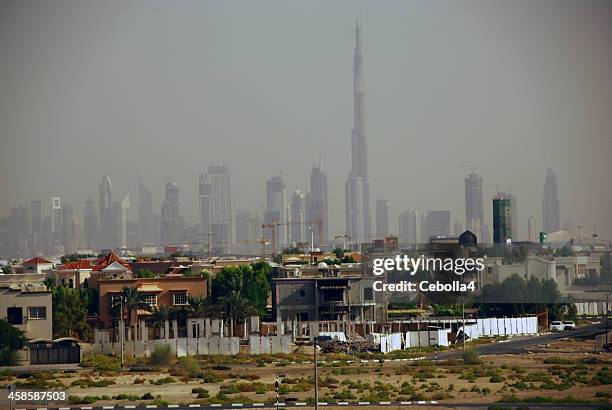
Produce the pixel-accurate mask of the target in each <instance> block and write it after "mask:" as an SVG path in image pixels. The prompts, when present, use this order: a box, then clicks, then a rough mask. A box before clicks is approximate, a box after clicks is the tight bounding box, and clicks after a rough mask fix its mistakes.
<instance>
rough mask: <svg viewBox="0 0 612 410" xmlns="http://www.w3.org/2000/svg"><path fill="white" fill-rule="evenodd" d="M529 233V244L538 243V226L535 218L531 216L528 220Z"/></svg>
mask: <svg viewBox="0 0 612 410" xmlns="http://www.w3.org/2000/svg"><path fill="white" fill-rule="evenodd" d="M527 232H529V238H528V240H529V242H538V240H539V239H538V228H537V226H536V217H535V216H530V217H529V218H528V219H527Z"/></svg>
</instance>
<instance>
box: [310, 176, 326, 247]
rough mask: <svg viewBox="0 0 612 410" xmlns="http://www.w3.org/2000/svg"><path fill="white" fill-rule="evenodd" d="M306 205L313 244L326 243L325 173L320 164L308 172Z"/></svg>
mask: <svg viewBox="0 0 612 410" xmlns="http://www.w3.org/2000/svg"><path fill="white" fill-rule="evenodd" d="M306 207H307V209H306V222H307V223H310V224H311V225H310V229H312V231H313V232H314V243H315V245H317V246H318V245H322V244H323V245H324V244H327V173H326V172H325V171H323V170H322V169H321V166H320V165H317V166H313V167H312V171H311V172H310V190H309V191H308V194H307V198H306ZM316 224H320V227H317V226H316ZM319 236H320V237H319Z"/></svg>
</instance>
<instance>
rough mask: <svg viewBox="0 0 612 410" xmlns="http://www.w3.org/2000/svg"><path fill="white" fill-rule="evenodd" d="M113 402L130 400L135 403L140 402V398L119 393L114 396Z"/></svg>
mask: <svg viewBox="0 0 612 410" xmlns="http://www.w3.org/2000/svg"><path fill="white" fill-rule="evenodd" d="M113 400H130V401H136V400H140V396H137V395H135V394H125V393H120V394H118V395H116V396H113Z"/></svg>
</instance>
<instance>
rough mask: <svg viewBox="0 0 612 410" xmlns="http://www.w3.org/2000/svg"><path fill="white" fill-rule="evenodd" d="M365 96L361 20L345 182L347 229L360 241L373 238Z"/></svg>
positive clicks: (357, 28)
mask: <svg viewBox="0 0 612 410" xmlns="http://www.w3.org/2000/svg"><path fill="white" fill-rule="evenodd" d="M364 97H365V96H364V89H363V70H362V58H361V25H360V24H359V21H357V23H356V26H355V54H354V58H353V100H354V102H353V104H354V107H353V108H354V124H353V131H352V132H351V170H350V172H349V176H348V179H347V180H346V184H345V203H346V207H345V212H346V231H347V233H348V234H349V235H350V237H351V238H353V239H355V240H358V241H365V240H368V239H369V238H370V183H369V181H368V148H367V143H366V131H365V118H364Z"/></svg>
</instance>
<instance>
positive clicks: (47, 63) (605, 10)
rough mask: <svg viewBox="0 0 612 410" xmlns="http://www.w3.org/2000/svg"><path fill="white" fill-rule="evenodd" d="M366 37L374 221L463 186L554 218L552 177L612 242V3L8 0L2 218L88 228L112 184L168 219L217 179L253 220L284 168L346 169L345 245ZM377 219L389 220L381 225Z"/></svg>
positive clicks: (333, 214) (295, 180)
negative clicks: (169, 199) (16, 209)
mask: <svg viewBox="0 0 612 410" xmlns="http://www.w3.org/2000/svg"><path fill="white" fill-rule="evenodd" d="M356 17H361V19H362V21H363V25H364V72H365V81H366V106H365V107H366V128H367V138H368V144H369V169H370V181H371V182H370V184H371V194H372V210H374V209H375V206H374V203H375V200H376V197H384V198H386V199H388V200H389V201H390V202H391V211H392V212H391V221H390V226H391V228H392V229H393V230H394V231H397V214H398V213H399V212H401V211H404V210H406V209H408V208H410V207H414V208H417V209H418V210H427V209H451V210H452V218H453V220H454V219H459V220H460V221H462V223H463V222H464V218H465V217H464V212H465V211H464V185H463V178H464V176H465V175H466V174H467V173H469V171H470V166H471V165H474V167H475V169H476V171H477V172H478V173H479V174H480V175H481V176H482V177H483V178H484V187H483V188H484V195H485V208H486V214H485V215H486V218H487V222H488V223H489V225H490V224H491V223H490V217H491V212H490V207H491V205H490V203H491V197H492V195H493V193H494V192H495V190H496V186H497V185H499V187H500V189H502V190H509V189H511V190H512V192H513V193H514V194H516V195H517V196H518V198H519V216H520V223H521V231H522V233H523V234H525V233H526V231H527V217H528V216H529V215H536V216H537V219H538V223H539V224H541V220H542V210H541V201H542V187H543V184H544V177H545V172H546V169H545V168H546V166H547V165H550V166H552V167H553V168H554V169H555V170H556V172H557V175H558V179H559V197H560V201H561V222H562V223H563V222H564V221H567V220H569V221H572V222H573V223H574V225H578V224H582V225H583V226H585V227H586V230H587V231H592V229H593V225H594V224H597V230H598V233H599V234H600V235H602V236H606V237H608V238H611V237H612V217H611V210H612V2H610V1H607V0H601V1H589V0H586V1H585V0H580V1H579V0H575V1H559V0H538V1H526V0H522V1H490V0H483V1H454V0H452V1H451V0H449V1H441V0H439V1H430V0H423V1H398V2H394V1H384V2H379V1H367V2H357V1H352V0H351V1H333V2H329V1H320V2H317V1H302V2H296V1H285V0H281V1H241V2H233V1H172V2H170V1H110V2H109V1H56V0H50V1H28V0H25V1H24V0H19V1H16V0H15V1H12V0H0V141H1V146H0V147H1V148H0V184H1V191H0V215H7V214H8V212H9V210H10V208H11V207H13V206H16V205H18V204H21V203H26V204H27V203H29V201H30V200H31V199H42V200H43V201H44V202H43V206H44V209H45V215H47V214H48V213H49V209H50V207H51V199H50V198H51V197H52V196H61V197H62V198H63V200H64V201H65V202H68V203H72V204H73V206H74V207H75V209H76V211H77V212H78V213H77V215H79V216H82V208H83V203H84V201H85V198H86V197H87V196H88V195H92V196H93V197H94V198H95V200H96V203H97V192H98V183H99V181H100V180H101V178H102V175H103V174H104V173H105V172H106V173H108V174H109V175H110V177H111V179H112V183H113V195H114V198H115V199H117V200H118V199H119V198H120V197H121V196H123V195H125V194H126V193H130V194H131V195H132V207H133V208H132V211H131V213H132V214H133V215H136V214H137V203H138V202H137V181H138V179H140V180H141V181H142V182H143V183H144V184H145V185H146V186H147V187H148V188H149V189H150V190H151V191H152V192H153V195H154V201H155V203H154V207H155V209H156V210H158V209H159V205H160V201H161V197H162V192H163V184H164V182H165V181H166V179H167V178H168V177H170V178H173V179H174V180H176V182H177V183H178V184H179V185H180V188H181V206H182V212H183V213H184V214H185V215H186V216H187V217H188V218H195V209H196V191H197V174H198V173H199V172H200V171H201V170H202V169H203V168H204V167H205V166H206V165H208V164H210V163H228V164H230V165H231V168H232V187H233V206H234V210H236V209H260V208H261V207H262V206H263V204H264V202H265V181H266V179H267V178H268V177H270V176H271V175H273V174H275V173H278V172H280V171H282V175H283V177H284V179H285V181H286V183H287V188H288V192H291V191H294V190H297V189H302V190H303V189H306V185H307V181H308V175H309V172H310V168H311V166H312V163H313V161H315V160H316V161H318V160H319V159H320V160H321V163H322V166H323V167H324V168H325V169H326V170H327V173H328V185H329V197H330V225H331V226H330V233H331V234H334V233H339V232H341V231H343V230H344V181H345V179H346V177H347V175H348V170H349V168H350V145H349V143H350V131H351V127H352V78H351V76H352V73H351V70H352V55H353V46H354V23H355V18H356ZM372 218H373V219H374V215H372Z"/></svg>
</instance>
